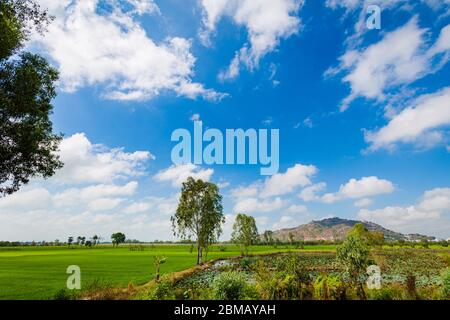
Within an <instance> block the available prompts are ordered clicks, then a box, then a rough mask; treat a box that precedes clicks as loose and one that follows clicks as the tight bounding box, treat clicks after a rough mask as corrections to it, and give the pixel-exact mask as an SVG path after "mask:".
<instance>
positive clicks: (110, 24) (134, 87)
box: [34, 0, 225, 100]
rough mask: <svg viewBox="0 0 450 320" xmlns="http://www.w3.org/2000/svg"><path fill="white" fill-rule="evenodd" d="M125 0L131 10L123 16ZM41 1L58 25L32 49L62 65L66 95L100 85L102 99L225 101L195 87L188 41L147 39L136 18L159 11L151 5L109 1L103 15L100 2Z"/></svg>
mask: <svg viewBox="0 0 450 320" xmlns="http://www.w3.org/2000/svg"><path fill="white" fill-rule="evenodd" d="M124 1H125V2H127V4H128V7H131V10H128V11H125V9H124V7H126V6H124ZM39 2H40V3H41V4H42V5H43V7H48V8H49V11H50V13H51V14H54V15H55V16H56V20H55V21H54V22H53V23H52V24H51V25H50V26H49V28H48V33H46V35H45V37H41V36H36V37H35V39H34V44H35V45H36V46H38V48H39V50H41V51H43V52H44V53H46V54H48V55H49V56H50V57H51V58H52V60H54V61H55V62H56V64H57V65H58V69H59V71H60V77H61V88H62V89H63V90H64V91H67V92H74V91H76V90H78V89H80V88H83V87H86V86H93V85H101V86H103V87H104V91H103V97H104V98H106V99H113V100H146V99H150V98H152V97H154V96H157V95H159V94H160V93H161V92H163V91H172V92H175V93H176V94H178V95H182V96H186V97H188V98H196V97H198V96H202V97H204V98H205V99H208V100H220V99H221V98H223V97H224V96H225V95H224V94H221V93H218V92H215V91H214V90H212V89H206V88H205V87H204V86H203V84H200V83H195V82H193V80H192V78H193V76H194V67H195V62H196V59H195V57H194V56H193V55H192V53H191V52H190V50H191V42H190V41H189V40H186V39H184V38H179V37H172V38H170V37H169V38H166V39H165V40H164V41H162V42H161V43H156V42H155V41H153V40H152V39H151V38H150V37H149V36H148V35H147V34H146V32H145V30H144V29H143V28H142V26H141V25H140V24H139V22H138V19H137V18H136V16H139V15H141V14H144V13H155V12H159V10H158V8H157V6H156V5H155V4H154V3H153V2H152V1H148V0H109V3H110V4H111V5H112V6H111V7H112V12H107V10H103V11H102V13H101V14H100V13H99V11H98V8H99V0H90V1H81V0H75V1H69V0H67V1H48V0H45V1H44V0H41V1H39Z"/></svg>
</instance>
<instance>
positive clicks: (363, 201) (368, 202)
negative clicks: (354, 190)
mask: <svg viewBox="0 0 450 320" xmlns="http://www.w3.org/2000/svg"><path fill="white" fill-rule="evenodd" d="M372 204H373V200H372V199H370V198H363V199H360V200H357V201H355V203H354V205H355V207H357V208H364V207H369V206H371V205H372Z"/></svg>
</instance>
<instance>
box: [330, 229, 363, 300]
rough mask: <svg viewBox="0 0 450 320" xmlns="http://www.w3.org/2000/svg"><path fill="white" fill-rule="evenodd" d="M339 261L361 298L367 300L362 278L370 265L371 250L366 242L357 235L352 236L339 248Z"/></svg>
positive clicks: (337, 253)
mask: <svg viewBox="0 0 450 320" xmlns="http://www.w3.org/2000/svg"><path fill="white" fill-rule="evenodd" d="M336 256H337V261H338V263H340V264H341V265H342V266H343V268H344V270H345V272H346V274H347V275H348V276H349V277H350V280H351V282H352V284H353V286H354V287H355V288H356V290H357V295H358V296H359V297H360V298H365V293H364V289H363V284H362V279H361V277H362V276H363V275H364V274H365V272H366V268H367V266H368V265H369V248H368V246H367V245H366V242H365V241H364V240H362V239H361V238H359V237H358V236H357V235H355V234H350V235H349V236H348V237H347V239H345V241H344V243H343V244H342V245H340V246H339V247H338V248H337V252H336Z"/></svg>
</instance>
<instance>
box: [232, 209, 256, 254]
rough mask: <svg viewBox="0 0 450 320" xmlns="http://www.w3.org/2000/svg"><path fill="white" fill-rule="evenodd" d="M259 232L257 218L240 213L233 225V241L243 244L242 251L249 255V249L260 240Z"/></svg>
mask: <svg viewBox="0 0 450 320" xmlns="http://www.w3.org/2000/svg"><path fill="white" fill-rule="evenodd" d="M258 238H259V234H258V228H257V227H256V221H255V218H253V217H251V216H247V215H245V214H241V213H240V214H238V215H237V216H236V220H235V222H234V225H233V233H232V235H231V239H232V240H231V241H233V242H234V243H236V244H239V245H241V246H242V248H243V250H242V253H243V254H245V255H248V249H249V247H250V246H251V245H252V244H255V243H256V242H257V241H258Z"/></svg>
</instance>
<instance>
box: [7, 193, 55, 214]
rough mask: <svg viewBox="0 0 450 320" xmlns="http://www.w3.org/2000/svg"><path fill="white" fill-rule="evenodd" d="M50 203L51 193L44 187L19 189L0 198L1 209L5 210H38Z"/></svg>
mask: <svg viewBox="0 0 450 320" xmlns="http://www.w3.org/2000/svg"><path fill="white" fill-rule="evenodd" d="M50 203H51V194H50V192H48V190H47V189H45V188H35V189H31V190H24V191H19V192H17V193H13V194H12V195H10V196H7V197H3V198H0V209H2V210H1V211H7V210H13V211H17V210H24V209H25V210H28V211H33V210H39V209H46V208H47V206H48V205H49V204H50Z"/></svg>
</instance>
